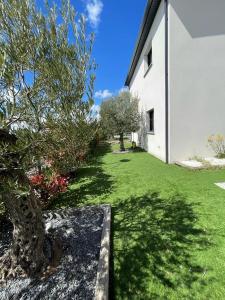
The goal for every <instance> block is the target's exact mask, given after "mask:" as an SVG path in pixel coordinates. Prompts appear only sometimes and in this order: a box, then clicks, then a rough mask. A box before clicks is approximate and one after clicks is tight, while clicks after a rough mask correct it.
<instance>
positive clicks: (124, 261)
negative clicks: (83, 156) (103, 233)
mask: <svg viewBox="0 0 225 300" xmlns="http://www.w3.org/2000/svg"><path fill="white" fill-rule="evenodd" d="M127 146H128V145H127ZM113 148H114V149H118V145H113ZM96 156H97V158H96V159H95V160H94V161H93V163H92V164H91V165H89V166H87V167H85V168H82V169H81V170H79V172H78V174H77V178H76V180H75V182H74V184H72V185H71V187H70V190H69V192H68V193H66V194H64V195H63V196H62V197H61V198H60V199H58V201H56V202H55V204H54V206H55V207H68V206H77V205H92V204H98V203H110V204H111V205H112V212H113V224H112V235H113V244H112V260H113V265H112V266H113V270H114V272H113V276H111V277H112V278H113V280H112V282H111V289H110V294H111V295H113V294H114V293H115V297H116V299H174V300H175V299H176V300H177V299H224V295H225V276H224V267H225V234H224V232H225V191H224V190H222V189H220V188H218V187H216V186H215V185H214V183H215V182H220V181H225V170H203V171H190V170H186V169H183V168H181V167H178V166H175V165H166V164H164V163H163V162H161V161H159V160H158V159H156V158H154V157H152V156H151V155H149V154H148V153H144V152H136V153H128V154H112V151H111V149H110V148H109V147H104V148H101V151H98V153H96Z"/></svg>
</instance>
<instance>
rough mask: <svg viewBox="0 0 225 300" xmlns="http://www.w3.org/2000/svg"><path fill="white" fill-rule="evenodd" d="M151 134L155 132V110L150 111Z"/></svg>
mask: <svg viewBox="0 0 225 300" xmlns="http://www.w3.org/2000/svg"><path fill="white" fill-rule="evenodd" d="M148 119H149V132H152V133H153V132H154V109H151V110H149V111H148Z"/></svg>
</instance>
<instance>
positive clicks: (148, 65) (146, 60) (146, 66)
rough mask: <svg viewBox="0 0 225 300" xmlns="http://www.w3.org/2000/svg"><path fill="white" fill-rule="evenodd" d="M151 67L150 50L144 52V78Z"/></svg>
mask: <svg viewBox="0 0 225 300" xmlns="http://www.w3.org/2000/svg"><path fill="white" fill-rule="evenodd" d="M151 66H152V48H151V49H150V50H149V51H148V52H146V54H145V57H144V71H145V73H144V77H145V76H146V75H147V74H148V72H149V70H150V69H151Z"/></svg>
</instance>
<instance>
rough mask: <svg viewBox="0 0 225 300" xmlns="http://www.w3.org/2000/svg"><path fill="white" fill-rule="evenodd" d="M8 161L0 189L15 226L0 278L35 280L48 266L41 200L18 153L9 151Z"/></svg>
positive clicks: (2, 168)
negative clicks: (19, 276)
mask: <svg viewBox="0 0 225 300" xmlns="http://www.w3.org/2000/svg"><path fill="white" fill-rule="evenodd" d="M9 137H10V134H9ZM5 161H6V163H5V166H4V165H3V166H0V190H1V193H2V196H3V197H2V198H3V201H4V204H5V206H6V209H7V212H8V214H9V217H10V220H11V222H12V224H13V242H12V246H11V248H10V250H9V251H8V252H7V253H6V254H5V255H4V256H3V257H1V258H0V278H1V279H2V280H5V279H6V278H10V277H16V276H18V275H28V276H31V277H33V276H35V275H37V274H38V273H40V272H42V271H43V269H44V268H45V267H46V266H47V259H46V258H45V255H44V239H45V229H44V223H43V220H42V214H41V209H40V205H39V200H38V198H37V197H36V195H35V193H34V191H33V189H32V187H31V186H30V183H29V179H28V177H27V176H26V174H25V171H24V170H23V169H20V168H19V159H18V154H16V153H15V152H14V153H10V152H7V153H6V154H5Z"/></svg>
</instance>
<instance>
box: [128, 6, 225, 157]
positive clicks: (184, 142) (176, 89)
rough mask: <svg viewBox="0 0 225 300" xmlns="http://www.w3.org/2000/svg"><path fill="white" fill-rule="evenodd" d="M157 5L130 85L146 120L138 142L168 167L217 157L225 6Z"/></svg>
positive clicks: (224, 93) (224, 109) (222, 129)
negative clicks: (212, 140) (211, 141)
mask: <svg viewBox="0 0 225 300" xmlns="http://www.w3.org/2000/svg"><path fill="white" fill-rule="evenodd" d="M153 1H158V2H160V4H159V6H158V8H157V11H156V13H155V15H154V20H153V22H152V25H151V27H150V28H149V32H148V36H147V38H146V40H145V43H144V44H143V45H142V49H141V51H140V55H139V56H138V60H137V63H136V64H135V68H134V72H133V73H132V75H131V76H130V79H129V80H128V81H127V82H128V85H129V88H130V91H131V93H132V94H134V95H137V96H138V97H139V99H140V104H139V108H140V112H141V113H142V116H143V119H142V122H141V129H140V131H139V132H138V133H134V134H133V139H134V140H135V141H136V142H137V144H139V145H140V146H141V147H142V148H144V149H145V150H146V151H148V152H150V153H151V154H153V155H155V156H156V157H158V158H160V159H162V160H163V161H167V162H169V163H173V162H175V161H178V160H184V159H189V158H191V157H194V156H200V157H204V156H208V155H212V152H211V150H210V148H209V147H208V145H207V139H208V137H209V136H210V135H211V134H216V133H220V134H225V1H224V0H214V1H212V0H188V1H187V0H168V1H165V0H161V1H160V0H153ZM151 2H152V0H151V1H149V7H150V8H149V10H150V9H151ZM167 16H168V18H167ZM150 49H152V64H151V65H150V67H149V68H147V65H148V63H147V61H146V59H147V55H148V53H149V50H150ZM147 69H148V71H147V72H146V70H147ZM152 109H154V130H153V131H152V132H149V116H148V112H149V111H151V110H152Z"/></svg>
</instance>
